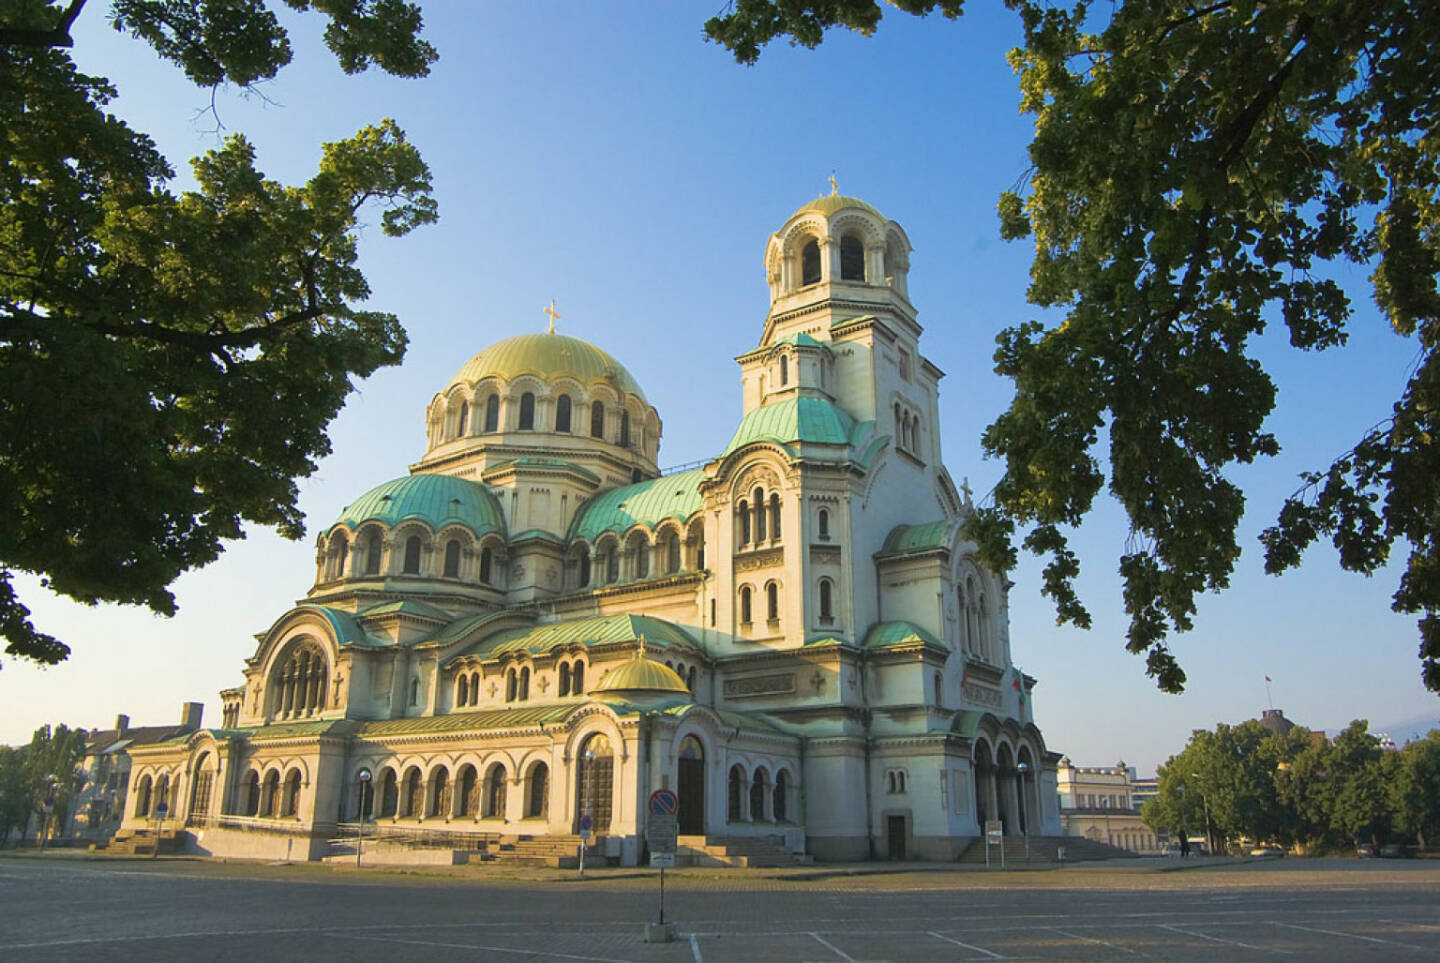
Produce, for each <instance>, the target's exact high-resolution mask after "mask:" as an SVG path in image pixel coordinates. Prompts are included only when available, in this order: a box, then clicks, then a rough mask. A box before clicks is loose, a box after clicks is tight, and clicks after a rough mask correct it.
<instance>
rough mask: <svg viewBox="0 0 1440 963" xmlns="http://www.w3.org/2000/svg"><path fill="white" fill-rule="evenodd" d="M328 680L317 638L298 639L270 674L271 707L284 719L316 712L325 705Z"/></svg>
mask: <svg viewBox="0 0 1440 963" xmlns="http://www.w3.org/2000/svg"><path fill="white" fill-rule="evenodd" d="M328 682H329V666H328V663H327V662H326V660H325V654H324V653H323V652H322V651H321V650H320V647H319V646H318V645H316V644H315V643H314V642H310V641H303V640H302V641H299V642H295V643H293V644H292V645H291V647H290V649H289V651H288V652H287V653H286V654H285V655H284V657H283V658H281V659H280V660H279V661H278V662H276V663H275V668H274V670H273V671H272V672H271V674H270V711H271V713H272V714H274V715H277V716H280V717H281V718H283V719H299V718H303V717H305V716H311V715H314V714H315V713H316V712H318V711H320V710H321V709H322V708H324V705H325V698H326V696H327V695H328V693H327V691H326V687H327V683H328Z"/></svg>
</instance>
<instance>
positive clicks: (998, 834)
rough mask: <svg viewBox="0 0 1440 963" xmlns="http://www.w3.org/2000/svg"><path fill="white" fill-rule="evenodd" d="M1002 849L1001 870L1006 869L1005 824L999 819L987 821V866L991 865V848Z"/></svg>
mask: <svg viewBox="0 0 1440 963" xmlns="http://www.w3.org/2000/svg"><path fill="white" fill-rule="evenodd" d="M991 846H999V847H1000V868H1001V869H1004V868H1005V824H1004V823H1002V822H1001V821H1000V820H998V819H987V820H985V865H986V866H987V867H988V866H989V865H990V847H991Z"/></svg>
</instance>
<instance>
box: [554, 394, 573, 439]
mask: <svg viewBox="0 0 1440 963" xmlns="http://www.w3.org/2000/svg"><path fill="white" fill-rule="evenodd" d="M555 430H556V431H563V432H565V433H566V434H569V432H570V396H569V395H561V396H560V397H559V398H557V399H555Z"/></svg>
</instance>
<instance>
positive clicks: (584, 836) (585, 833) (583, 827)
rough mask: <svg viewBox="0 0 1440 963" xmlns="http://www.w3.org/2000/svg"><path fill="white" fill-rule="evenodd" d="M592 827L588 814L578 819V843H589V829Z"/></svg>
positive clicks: (592, 823)
mask: <svg viewBox="0 0 1440 963" xmlns="http://www.w3.org/2000/svg"><path fill="white" fill-rule="evenodd" d="M593 825H595V823H594V821H593V820H592V819H591V818H590V814H589V813H586V814H585V815H583V816H581V817H580V841H581V842H582V843H588V842H590V827H592V826H593Z"/></svg>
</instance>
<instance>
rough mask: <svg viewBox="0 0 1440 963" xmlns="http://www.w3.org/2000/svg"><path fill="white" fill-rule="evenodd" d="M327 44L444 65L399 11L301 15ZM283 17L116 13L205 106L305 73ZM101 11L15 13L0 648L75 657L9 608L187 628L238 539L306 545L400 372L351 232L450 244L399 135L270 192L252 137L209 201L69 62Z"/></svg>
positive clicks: (220, 158)
mask: <svg viewBox="0 0 1440 963" xmlns="http://www.w3.org/2000/svg"><path fill="white" fill-rule="evenodd" d="M285 4H286V5H287V6H289V7H291V8H293V9H294V10H297V11H307V10H312V11H315V12H318V13H319V14H321V15H322V16H324V17H326V18H327V19H328V26H327V28H326V31H325V40H326V43H327V44H328V45H329V47H330V49H331V50H332V51H334V53H335V55H336V57H337V58H338V59H339V62H340V64H341V66H342V67H343V68H344V69H345V70H346V71H347V72H351V73H353V72H356V71H359V70H363V69H365V68H367V67H369V66H371V65H372V64H373V65H375V66H378V67H380V68H381V69H383V70H386V71H389V72H390V73H394V74H398V75H401V76H422V75H424V74H425V73H426V72H427V71H428V68H429V64H430V63H431V62H432V61H433V60H434V59H435V51H434V49H433V48H431V47H430V45H429V44H428V43H426V42H425V41H424V40H423V39H421V38H420V36H419V31H420V28H421V18H420V12H419V8H418V7H417V6H416V5H415V4H413V3H406V2H403V0H285ZM271 6H273V4H267V3H266V2H264V0H241V2H236V3H219V4H210V3H206V4H194V3H191V2H188V0H114V2H113V3H112V5H111V9H110V16H111V19H112V23H113V25H114V27H115V29H117V30H120V31H124V32H127V33H130V34H133V35H134V36H135V37H137V38H140V39H141V40H143V41H145V42H147V43H148V44H150V46H151V47H153V48H154V50H155V52H156V53H157V54H158V55H160V56H161V57H163V58H165V59H167V60H170V61H172V62H174V63H175V64H176V65H177V66H179V68H180V69H181V70H182V71H183V72H184V73H185V75H186V76H187V77H188V78H189V79H190V80H191V81H193V82H194V83H196V84H199V85H202V86H213V85H219V84H226V83H231V84H237V85H242V86H247V85H251V84H254V83H256V82H258V81H261V80H264V79H267V78H269V77H272V76H274V75H275V73H276V72H277V71H278V70H279V69H280V68H281V67H283V66H284V65H285V64H287V63H288V62H289V61H290V59H291V49H290V45H289V41H288V38H287V35H286V32H285V30H284V29H283V28H282V26H281V25H280V22H279V19H278V18H277V17H276V15H275V12H274V10H272V9H271ZM84 8H85V0H63V2H62V0H11V2H9V3H6V4H5V5H4V6H3V7H0V145H3V152H4V156H5V157H6V163H5V165H4V166H3V168H0V500H3V502H4V503H5V504H6V505H7V506H8V508H9V511H7V512H6V513H5V517H4V520H3V521H0V635H3V636H4V638H5V640H6V643H7V645H6V651H7V652H8V653H9V654H11V655H15V656H21V657H25V658H30V659H34V660H36V661H39V662H42V663H55V662H58V661H60V660H62V659H64V658H65V657H66V655H67V654H68V651H69V650H68V648H67V647H66V646H65V644H64V643H63V642H61V641H60V640H58V639H55V638H53V637H52V636H49V635H47V634H45V633H43V632H42V631H40V630H39V629H38V628H36V627H35V626H34V625H33V623H32V622H31V621H30V618H29V610H28V609H27V608H26V607H25V606H24V605H23V604H22V603H21V601H20V600H19V599H18V597H17V596H16V594H15V591H14V588H13V585H12V576H13V573H14V572H15V571H25V572H32V573H37V574H39V575H40V576H41V577H42V578H43V580H44V582H45V584H47V585H48V586H49V587H50V588H52V589H54V590H55V591H57V592H59V593H62V594H64V595H66V596H69V597H70V598H73V599H76V600H78V601H80V602H85V603H90V604H94V603H96V602H100V601H115V602H123V603H134V604H142V605H146V606H149V607H150V608H151V609H153V610H155V611H156V612H159V613H162V614H171V613H173V612H174V610H175V599H174V597H173V595H172V594H171V592H170V591H169V589H168V588H167V587H168V586H169V585H170V584H171V583H172V582H173V581H174V580H175V579H176V578H177V577H178V576H179V575H180V574H181V573H182V572H184V571H186V570H188V569H191V568H194V567H196V566H200V565H204V564H206V563H208V562H210V561H213V560H214V559H215V558H216V557H217V556H218V555H219V553H220V552H221V550H222V547H223V542H224V541H225V540H227V539H234V538H239V537H242V535H243V525H244V524H246V523H257V524H262V525H270V526H274V527H276V528H277V529H278V530H279V531H280V532H281V533H282V534H284V535H286V536H288V537H291V538H299V537H300V536H301V535H302V533H303V520H302V518H301V515H300V512H299V509H298V508H297V505H296V499H297V496H298V489H297V486H296V483H295V479H296V478H299V477H304V476H306V475H308V474H310V473H311V472H313V471H314V470H315V467H316V464H317V460H318V459H319V458H320V457H322V456H324V455H325V454H327V453H328V452H329V450H330V448H329V442H328V439H327V437H326V434H325V429H326V427H327V426H328V424H329V423H330V421H331V420H332V419H333V418H334V417H335V415H336V414H337V413H338V412H339V410H340V408H341V406H342V405H343V404H344V402H345V399H346V397H347V396H348V395H349V393H350V392H351V391H352V390H353V388H354V386H355V382H356V380H357V379H359V378H363V377H365V376H366V375H369V374H370V373H371V372H373V371H375V370H376V369H377V368H379V367H381V366H384V365H393V364H397V363H398V362H399V361H400V359H401V357H402V356H403V354H404V350H405V333H404V331H403V329H402V328H401V326H400V323H399V321H398V319H397V318H396V317H395V316H394V315H392V314H389V313H385V312H380V311H370V310H363V309H361V308H360V307H359V305H360V304H361V303H362V302H364V300H365V299H366V297H367V296H368V294H369V287H368V285H367V283H366V280H365V277H364V276H363V274H362V273H361V272H360V270H359V269H358V267H357V263H356V262H357V253H358V251H357V229H358V228H359V227H360V226H361V225H362V223H363V218H365V217H367V216H370V215H369V213H368V212H370V211H374V210H378V211H379V212H380V213H379V221H380V226H381V228H382V230H383V232H384V233H385V234H387V235H392V236H398V235H403V234H405V233H407V232H408V231H410V230H412V229H413V228H415V227H417V226H419V225H422V224H426V223H429V222H433V221H434V220H435V218H436V205H435V201H434V199H433V198H432V196H431V193H430V173H429V170H428V169H427V167H426V165H425V163H424V161H423V160H422V159H421V157H420V155H419V153H418V151H417V150H416V149H415V147H414V146H413V145H412V144H410V143H409V142H408V141H407V140H406V138H405V135H404V133H403V132H402V131H401V129H400V128H399V127H398V126H397V125H396V123H395V122H394V121H392V120H384V121H381V122H379V123H377V124H375V125H374V126H371V127H367V128H365V129H363V130H361V131H359V132H357V133H356V134H355V135H354V136H353V137H350V138H348V139H345V140H343V141H340V142H337V143H331V144H326V145H324V147H323V151H322V154H321V158H320V162H319V167H318V170H317V172H316V174H315V175H314V177H312V178H311V179H310V180H309V181H308V182H307V183H305V184H303V185H297V186H291V185H285V184H281V183H278V182H276V181H274V180H271V179H269V178H267V177H265V175H264V174H263V173H262V172H261V171H260V170H258V169H257V167H256V152H255V148H254V147H253V146H252V145H251V144H250V143H249V142H248V141H247V140H246V139H245V138H244V137H243V136H241V135H238V134H237V135H234V136H231V137H230V138H228V139H227V140H226V141H225V142H224V143H223V145H221V146H219V147H218V148H217V149H215V150H212V151H209V152H208V153H206V154H205V155H204V156H203V157H199V158H196V159H195V160H194V161H192V164H193V167H194V174H195V180H196V182H197V188H196V189H194V190H190V191H184V192H181V193H176V192H174V191H172V190H171V189H170V186H169V185H170V181H171V180H172V178H173V176H174V171H173V169H172V168H171V167H170V165H169V164H168V162H167V161H166V159H165V158H164V157H162V156H161V154H160V153H159V151H158V150H157V149H156V146H155V144H154V143H153V142H152V141H151V140H150V139H149V138H148V137H146V136H145V135H144V134H143V133H141V132H138V131H135V130H133V129H131V128H130V127H129V126H127V125H126V124H125V123H124V122H122V121H121V120H119V119H118V118H116V117H115V116H114V115H113V114H110V113H108V112H107V110H106V106H107V104H108V103H109V102H110V101H111V100H112V99H113V98H114V97H115V95H116V91H115V89H114V88H113V87H112V86H111V85H110V84H109V83H108V81H106V80H105V79H104V78H101V77H93V76H88V75H85V74H83V73H81V72H80V71H79V70H77V68H76V66H75V64H74V63H73V61H72V60H71V58H70V56H69V54H68V52H67V48H69V47H71V46H72V45H73V39H72V37H71V35H70V30H71V27H72V26H73V24H74V23H75V20H76V18H77V17H79V16H80V15H82V13H85V12H86V11H85V9H84Z"/></svg>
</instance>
